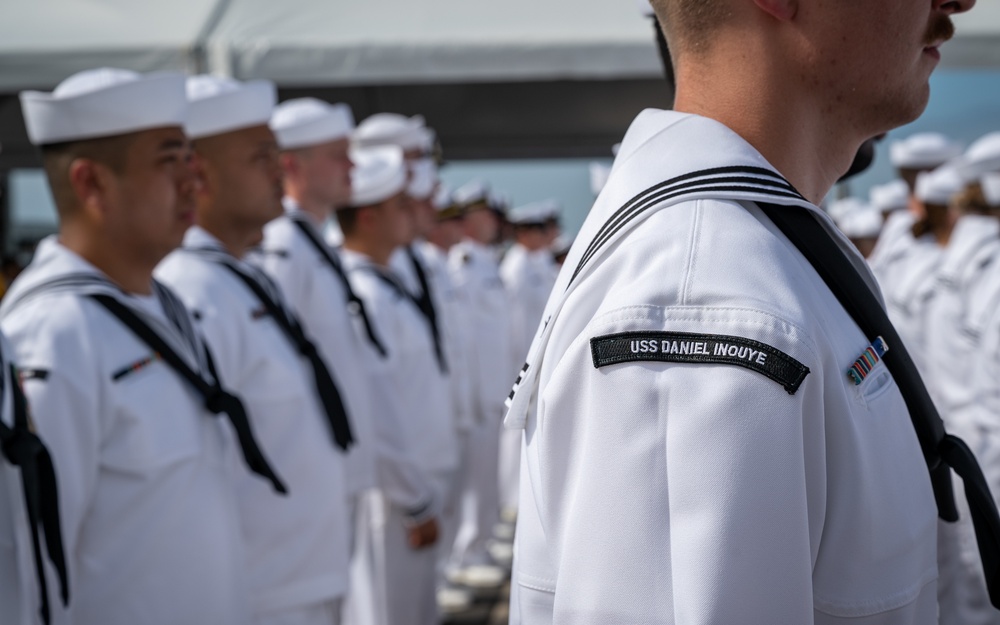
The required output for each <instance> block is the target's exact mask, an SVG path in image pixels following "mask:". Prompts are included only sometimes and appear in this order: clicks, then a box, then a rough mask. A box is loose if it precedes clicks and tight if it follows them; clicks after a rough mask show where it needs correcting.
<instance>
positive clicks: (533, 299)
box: [500, 244, 559, 361]
mask: <svg viewBox="0 0 1000 625" xmlns="http://www.w3.org/2000/svg"><path fill="white" fill-rule="evenodd" d="M558 273H559V268H558V267H557V266H556V263H555V261H554V260H553V259H552V252H551V251H550V250H548V249H544V248H543V249H540V250H535V251H534V252H531V251H528V249H527V248H525V247H524V246H523V245H518V244H515V245H514V246H513V247H511V248H510V250H509V251H508V252H507V254H506V256H504V258H503V261H502V262H501V263H500V278H501V279H502V280H503V283H504V286H505V287H506V288H507V293H508V294H509V295H510V304H511V329H512V334H513V341H514V355H515V357H516V358H517V360H519V361H523V360H524V359H525V358H526V357H527V356H528V348H529V347H531V339H533V338H535V331H536V330H537V329H538V323H539V322H540V321H541V320H542V313H543V312H544V311H545V303H546V302H547V301H549V294H550V293H551V292H552V287H553V286H555V283H556V276H557V275H558Z"/></svg>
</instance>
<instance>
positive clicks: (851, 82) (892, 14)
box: [506, 0, 972, 625]
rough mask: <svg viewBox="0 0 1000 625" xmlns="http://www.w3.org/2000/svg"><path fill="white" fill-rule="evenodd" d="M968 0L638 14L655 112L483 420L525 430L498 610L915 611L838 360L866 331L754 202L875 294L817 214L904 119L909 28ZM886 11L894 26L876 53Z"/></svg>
mask: <svg viewBox="0 0 1000 625" xmlns="http://www.w3.org/2000/svg"><path fill="white" fill-rule="evenodd" d="M971 4H972V3H971V2H967V3H960V4H959V3H949V4H947V5H940V6H939V5H938V4H935V5H934V6H933V7H931V6H927V7H925V8H923V9H921V10H919V11H918V10H917V9H916V5H915V3H913V4H907V6H906V7H905V8H904V7H902V6H897V7H896V8H894V9H893V10H891V11H888V10H887V11H885V12H879V13H878V14H877V15H876V16H874V17H873V16H872V14H871V13H870V12H867V11H861V10H857V9H855V8H847V7H845V5H842V4H840V5H833V4H825V3H818V2H808V3H797V4H795V5H794V8H793V5H792V4H790V3H763V2H756V3H754V2H740V1H739V0H719V1H718V2H716V3H712V4H711V5H707V6H706V5H704V4H701V3H699V4H697V5H695V4H692V3H686V2H680V1H678V0H658V1H657V2H655V3H654V6H655V8H656V10H657V14H658V17H659V19H660V22H661V23H663V24H668V27H667V29H666V31H667V32H666V34H667V38H668V40H669V42H670V49H671V52H673V53H674V54H675V56H674V63H675V68H676V74H677V95H676V102H675V108H676V112H674V111H652V110H649V111H644V112H643V113H641V114H640V115H639V116H638V118H637V119H636V120H635V121H634V122H633V124H632V126H631V127H630V129H629V131H628V133H627V134H626V136H625V139H624V141H623V142H622V147H621V151H620V152H619V154H618V157H617V159H616V162H615V166H614V169H613V170H612V173H611V177H610V179H609V181H608V184H607V186H606V187H605V188H604V190H603V191H602V193H601V195H600V197H599V198H598V199H597V202H596V204H595V206H594V208H593V209H592V210H591V212H590V214H589V216H588V218H587V221H586V222H585V223H584V225H583V227H582V230H581V232H580V234H579V235H578V237H577V243H576V244H575V245H574V248H573V250H572V251H571V252H570V255H569V258H568V259H567V263H566V265H565V268H564V270H563V272H562V273H561V274H560V277H559V280H558V281H557V283H556V287H555V289H554V291H553V293H554V294H553V297H552V299H550V301H549V304H548V306H547V308H546V312H545V319H544V320H543V324H545V325H544V330H543V331H542V332H541V333H540V334H539V336H538V337H536V339H535V342H534V344H533V346H532V350H531V354H530V355H529V358H528V363H527V365H526V366H525V368H524V369H523V370H522V373H521V375H520V379H519V383H518V384H517V385H516V386H515V390H514V392H513V393H512V398H511V405H510V412H509V413H508V415H507V419H506V423H507V425H508V427H523V428H524V436H525V441H526V445H525V449H524V455H525V463H524V465H523V467H522V469H523V470H522V484H521V500H520V509H519V516H518V531H517V536H516V556H515V570H514V574H513V575H514V582H513V588H512V595H513V596H512V601H511V612H512V617H511V623H514V624H525V625H536V624H541V623H545V624H550V623H573V624H574V625H597V624H608V623H664V624H666V623H683V624H685V625H702V624H721V623H799V624H804V623H817V624H819V623H822V624H824V625H827V624H832V623H852V624H855V625H860V624H865V625H868V624H874V623H878V624H880V625H889V624H893V625H895V624H902V623H906V624H911V623H920V624H928V625H929V624H932V623H936V622H937V606H936V588H935V579H936V577H937V567H936V528H937V519H936V518H935V517H936V509H935V502H934V495H933V492H932V487H931V483H930V480H929V477H928V475H929V474H928V469H927V465H926V463H925V461H924V459H923V457H922V454H921V449H920V446H919V444H918V440H917V437H916V435H915V433H914V429H913V425H912V424H911V422H910V418H909V416H908V414H907V409H906V405H905V403H904V400H903V397H902V395H901V393H900V391H899V389H898V387H897V386H896V383H895V381H894V379H893V376H892V375H891V374H890V373H889V371H888V369H887V368H886V366H885V363H884V361H882V360H881V359H879V358H872V361H873V363H872V366H870V367H865V368H863V369H862V370H861V374H858V375H856V378H852V377H850V376H849V374H848V371H849V370H851V369H852V367H853V365H854V364H855V363H856V362H857V361H858V359H859V358H862V357H864V356H866V355H869V352H868V350H869V349H871V350H872V352H871V353H872V354H876V356H877V353H878V352H879V351H883V349H884V347H885V345H883V344H881V343H879V342H878V341H877V340H875V339H876V337H868V336H865V334H864V333H863V332H862V331H861V330H860V329H859V327H858V325H857V324H856V323H855V322H854V321H853V320H852V318H851V316H850V315H849V314H848V313H847V312H846V311H845V309H844V307H843V306H842V305H841V304H840V303H839V301H838V299H837V298H836V297H835V296H834V295H833V293H832V292H831V291H830V289H829V288H828V287H827V286H826V285H825V284H824V282H823V280H822V279H821V278H820V277H819V276H818V275H817V273H816V271H815V270H814V269H813V267H812V265H811V264H810V263H809V261H807V260H806V259H805V258H804V257H803V256H802V254H801V253H800V252H799V251H798V249H797V248H796V247H795V246H794V245H793V244H792V243H791V242H790V240H789V239H788V238H787V237H786V236H785V235H784V234H783V233H782V231H781V230H779V229H778V227H777V226H776V225H775V224H774V222H772V221H771V219H769V218H768V217H767V215H766V214H765V212H764V210H765V209H763V208H761V204H765V205H768V204H769V205H772V206H773V208H768V209H767V210H769V211H773V213H778V212H779V211H788V214H791V212H792V211H795V212H796V214H798V215H801V216H802V217H805V218H806V219H808V221H809V223H811V224H813V225H814V226H815V229H817V230H819V231H820V233H821V234H824V235H825V236H826V237H827V239H828V240H829V242H830V244H831V245H835V246H838V247H839V248H840V249H841V250H842V251H843V254H844V257H843V259H842V260H843V262H844V263H849V265H850V266H853V267H854V269H855V270H856V271H857V272H858V279H859V280H861V281H862V282H863V286H867V287H868V288H870V289H877V287H875V286H874V279H873V277H872V276H871V274H870V272H868V270H867V269H866V267H865V264H864V261H863V259H862V258H861V257H860V255H858V254H857V253H856V252H855V251H854V250H853V248H851V246H850V243H849V242H848V241H847V240H846V239H844V238H843V237H842V236H840V235H838V234H837V233H836V231H835V230H834V226H833V224H832V222H830V221H829V219H828V218H827V217H826V216H825V215H823V214H822V213H821V212H820V211H819V209H818V208H817V207H816V206H815V202H818V201H819V200H820V199H821V198H823V197H824V196H825V195H826V193H827V192H828V190H829V188H830V187H831V186H832V185H833V183H834V182H835V181H836V179H837V178H838V177H839V176H840V173H841V172H843V171H846V169H847V168H848V167H849V165H850V164H851V162H852V160H853V159H854V156H855V153H856V151H857V148H858V146H859V145H861V144H862V142H864V141H865V140H866V139H867V138H869V137H871V136H875V135H877V134H879V133H880V132H883V131H885V130H887V129H888V128H890V127H891V126H893V125H895V124H900V123H903V122H905V121H906V120H908V119H913V118H915V117H916V116H917V115H919V113H920V111H921V110H922V108H923V105H924V104H925V102H926V98H927V79H928V77H929V74H930V72H931V70H932V68H933V67H934V65H935V56H936V55H935V54H933V53H931V52H933V50H931V52H929V51H928V48H925V47H924V46H936V45H937V44H939V43H940V41H931V42H925V43H923V44H921V43H920V42H921V41H922V38H923V37H924V35H925V33H926V31H927V24H928V21H933V22H935V23H938V22H940V21H941V20H943V19H946V17H947V15H948V14H949V13H950V12H952V11H958V10H965V9H967V8H969V6H971ZM922 6H923V5H922ZM713 12H714V13H713ZM807 17H808V19H807ZM711 18H714V21H707V20H709V19H711ZM888 24H893V28H901V29H902V33H901V34H900V38H899V39H898V40H896V41H895V42H893V43H891V44H890V43H888V42H886V41H885V40H881V41H880V42H879V43H875V42H874V40H872V39H871V37H872V36H873V33H875V32H878V31H879V30H880V29H883V28H886V27H887V26H888ZM834 25H835V26H834ZM831 27H832V28H833V29H834V32H831V31H830V30H829V29H830V28H831ZM935 32H938V31H935ZM800 41H808V42H809V44H810V46H811V48H810V50H811V54H810V55H806V56H802V55H799V54H796V53H793V52H792V51H791V49H793V48H794V49H798V48H797V47H796V46H797V43H796V42H800ZM883 44H885V45H883ZM831 58H837V59H838V60H839V61H841V62H840V63H838V64H836V65H834V64H832V63H830V59H831ZM737 59H738V62H737ZM873 63H874V66H873ZM904 66H905V67H906V68H907V71H905V72H904V71H902V70H903V67H904ZM913 67H919V71H914V70H913V69H912V68H913ZM897 70H898V71H897ZM887 76H889V77H891V80H890V82H891V84H886V80H887V78H886V77H887ZM841 90H845V91H844V92H843V93H845V94H846V93H849V94H850V96H849V97H848V96H846V95H843V94H842V92H841ZM887 90H888V91H889V92H891V93H893V94H896V95H895V96H894V97H893V98H891V99H887V97H886V96H885V95H884V94H885V92H886V91H887ZM748 94H753V95H748ZM841 95H843V97H840V96H841ZM748 98H749V99H748ZM834 100H836V101H838V105H836V106H833V105H831V106H816V105H815V103H816V102H831V101H834ZM792 119H794V120H795V123H794V127H795V132H794V133H792V134H791V135H789V134H788V133H786V132H785V129H787V128H788V127H789V126H788V124H789V120H792ZM723 122H725V123H723ZM814 131H816V132H814ZM817 142H818V143H817ZM805 154H808V155H810V157H809V158H808V159H804V158H802V156H803V155H805ZM813 156H815V157H816V158H817V159H819V160H818V161H817V160H815V159H813ZM779 171H780V172H781V173H779ZM644 190H645V191H644ZM620 209H624V210H623V211H622V212H621V213H618V216H619V217H621V218H620V219H615V218H614V216H615V214H616V212H617V211H619V210H620ZM630 209H631V210H630ZM773 213H772V214H773ZM592 242H593V244H592ZM888 347H889V349H892V346H891V345H890V346H888Z"/></svg>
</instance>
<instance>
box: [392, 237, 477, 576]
mask: <svg viewBox="0 0 1000 625" xmlns="http://www.w3.org/2000/svg"><path fill="white" fill-rule="evenodd" d="M412 247H413V250H414V253H415V254H416V256H417V259H418V261H419V262H420V263H421V266H422V267H423V268H424V271H425V274H426V278H427V281H428V284H429V285H430V290H431V295H432V297H433V301H434V308H435V311H436V313H437V322H438V328H439V332H440V333H441V341H442V348H443V350H444V354H445V363H446V366H447V370H448V376H447V379H448V386H449V388H450V391H451V405H452V415H453V417H454V419H455V423H454V427H455V434H456V444H457V445H458V462H457V464H456V472H455V479H453V480H452V483H451V484H450V485H449V488H448V492H447V493H446V494H445V497H444V499H443V500H442V501H441V502H440V506H439V507H440V510H441V515H440V517H439V519H438V520H439V522H440V534H439V540H438V577H439V583H443V582H444V576H445V574H446V569H447V565H448V560H449V559H450V557H451V549H452V545H454V544H455V538H456V536H457V534H458V528H459V522H460V520H461V516H460V514H459V512H460V510H459V504H460V503H461V501H460V499H461V498H460V495H461V486H462V480H461V476H462V475H463V474H464V469H465V467H467V466H468V449H467V442H468V434H469V430H470V429H471V427H472V418H473V416H472V387H471V384H470V375H469V368H468V360H469V356H470V352H469V349H468V346H469V341H470V338H469V331H468V328H467V324H468V319H467V312H466V311H467V308H468V301H467V299H466V297H465V293H464V292H463V291H461V290H460V289H458V288H456V287H455V284H454V283H453V281H452V278H451V273H450V272H449V270H448V258H447V256H445V254H444V253H443V252H441V251H440V250H439V249H438V248H437V247H435V246H434V245H433V244H432V243H429V242H427V241H416V242H414V243H413V244H412ZM389 266H390V267H391V268H392V270H393V271H394V272H395V275H396V276H398V277H399V279H400V282H401V283H402V284H403V286H404V287H406V289H407V290H408V291H409V292H410V293H411V294H413V295H414V296H419V295H420V294H422V293H423V291H422V289H421V287H420V279H419V277H418V276H417V274H416V270H415V269H414V267H413V263H412V261H411V260H410V258H409V256H408V255H407V254H406V252H405V251H404V250H403V249H398V250H396V251H395V252H394V253H393V255H392V258H390V260H389Z"/></svg>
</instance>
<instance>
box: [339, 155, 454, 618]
mask: <svg viewBox="0 0 1000 625" xmlns="http://www.w3.org/2000/svg"><path fill="white" fill-rule="evenodd" d="M352 160H353V161H354V163H355V168H354V170H353V171H352V174H351V176H352V177H351V182H352V198H351V206H350V208H347V209H342V210H339V211H337V219H338V221H339V222H340V227H341V230H342V232H343V233H344V249H343V251H342V255H343V259H344V266H345V268H346V269H347V272H348V276H349V277H350V280H351V285H352V286H353V288H354V289H355V290H356V291H357V293H358V294H359V295H360V296H361V297H362V298H364V300H365V303H366V305H367V307H368V310H369V311H370V313H371V314H372V316H373V318H374V320H375V323H376V325H377V327H378V328H379V329H380V331H382V332H383V334H384V337H385V341H386V347H387V351H388V356H387V357H388V361H389V366H390V369H391V377H392V382H391V386H389V387H388V388H389V389H391V391H392V392H394V393H396V394H397V395H398V396H399V399H400V400H401V401H402V403H403V405H405V406H406V407H407V409H408V410H409V415H408V418H407V419H406V420H405V421H404V422H403V423H402V427H403V428H404V430H403V434H404V438H405V439H406V440H407V442H408V443H409V444H410V445H409V447H410V450H411V452H412V453H413V458H414V459H415V461H416V465H417V470H418V471H419V472H420V474H421V477H422V478H423V479H425V480H426V481H427V482H428V483H430V484H431V485H432V488H433V491H434V499H433V501H432V502H431V506H432V507H431V508H429V509H406V508H403V507H401V506H400V505H398V503H397V502H395V501H393V500H391V499H390V498H388V497H382V498H381V499H379V500H378V501H376V502H375V503H376V504H379V503H380V504H381V506H380V507H379V510H378V511H377V514H375V515H374V519H375V525H376V527H375V528H374V529H375V531H376V532H378V533H379V534H380V537H381V549H380V553H381V562H380V563H379V569H378V575H379V577H380V581H381V583H382V584H383V585H384V591H385V600H386V611H387V623H389V625H402V624H407V625H410V624H413V625H431V624H432V623H436V621H437V619H438V616H437V605H436V598H435V581H436V578H435V567H436V560H437V558H436V553H437V552H436V549H433V548H431V547H432V546H433V545H434V544H435V543H436V542H437V539H438V530H439V528H438V524H437V523H436V522H435V521H434V519H433V517H434V516H435V515H436V514H438V513H439V512H440V510H439V508H440V506H441V502H442V501H444V500H445V499H446V497H447V493H448V491H449V489H450V488H451V484H452V482H453V480H454V474H455V471H456V470H457V468H458V461H459V454H458V441H457V437H456V431H455V417H454V415H453V404H452V396H451V389H450V387H449V384H448V378H447V375H446V373H445V370H443V369H442V367H441V362H440V361H439V360H438V359H437V358H436V352H435V348H434V338H433V333H432V332H431V327H430V324H429V323H428V320H427V318H426V317H425V315H424V313H423V312H422V310H421V308H420V304H419V303H418V302H417V301H416V300H415V299H413V297H412V296H411V294H410V293H409V292H408V291H407V289H406V287H405V286H404V284H403V283H402V282H401V281H400V279H399V277H398V275H397V274H396V272H394V271H393V270H392V269H391V268H390V266H389V263H390V258H391V256H392V253H393V252H394V251H395V250H396V248H398V247H400V246H401V245H405V244H406V243H407V242H409V241H411V240H412V239H413V233H414V226H413V216H412V211H411V207H410V205H409V200H408V199H407V197H406V194H405V191H406V186H407V176H408V174H407V167H406V164H405V162H404V160H403V152H402V150H401V149H400V148H398V147H394V146H383V147H378V148H369V149H366V150H360V151H358V152H356V153H355V154H353V155H352ZM428 519H430V520H428Z"/></svg>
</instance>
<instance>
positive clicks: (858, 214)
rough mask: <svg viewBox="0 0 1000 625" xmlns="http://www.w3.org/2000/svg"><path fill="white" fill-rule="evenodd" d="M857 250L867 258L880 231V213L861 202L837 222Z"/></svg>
mask: <svg viewBox="0 0 1000 625" xmlns="http://www.w3.org/2000/svg"><path fill="white" fill-rule="evenodd" d="M837 226H838V227H839V228H840V231H841V232H843V233H844V236H846V237H847V238H848V239H850V241H851V243H853V244H854V247H856V248H858V252H860V253H861V255H862V256H864V257H865V258H869V257H870V256H871V254H872V250H873V249H874V248H875V245H876V244H877V241H878V237H879V234H880V233H881V232H882V213H881V212H879V210H878V209H876V208H874V207H872V206H870V205H869V204H865V203H862V204H861V205H860V206H859V207H858V208H857V209H856V210H854V211H853V212H851V213H850V214H848V215H846V216H845V217H844V219H843V220H842V221H841V223H839V224H837Z"/></svg>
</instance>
